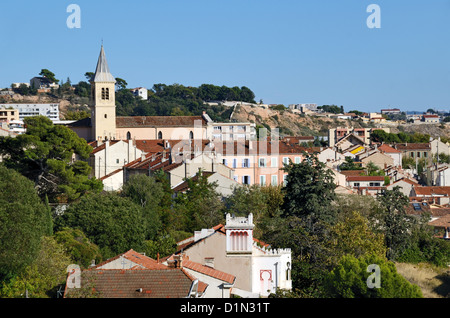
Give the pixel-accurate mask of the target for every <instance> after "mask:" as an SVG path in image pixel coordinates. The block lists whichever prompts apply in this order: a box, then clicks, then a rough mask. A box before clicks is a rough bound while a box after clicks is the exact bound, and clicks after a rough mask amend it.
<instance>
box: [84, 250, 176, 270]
mask: <svg viewBox="0 0 450 318" xmlns="http://www.w3.org/2000/svg"><path fill="white" fill-rule="evenodd" d="M120 257H124V258H126V259H127V260H129V261H132V262H133V263H136V264H138V265H140V266H141V267H142V268H145V269H167V266H166V265H163V264H161V263H158V262H157V261H156V260H154V259H153V258H150V257H148V256H145V255H143V254H141V253H138V252H136V251H134V250H132V249H131V250H129V251H127V252H125V253H122V254H119V255H116V256H114V257H112V258H110V259H107V260H106V261H104V262H102V263H100V264H98V265H96V266H94V267H91V268H92V269H99V268H101V267H103V266H104V265H105V264H108V263H111V262H112V261H115V260H117V259H119V258H120Z"/></svg>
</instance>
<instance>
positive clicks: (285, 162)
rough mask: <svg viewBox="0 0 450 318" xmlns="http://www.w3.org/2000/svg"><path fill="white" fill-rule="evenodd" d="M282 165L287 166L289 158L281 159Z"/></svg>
mask: <svg viewBox="0 0 450 318" xmlns="http://www.w3.org/2000/svg"><path fill="white" fill-rule="evenodd" d="M283 164H285V165H288V164H289V158H288V157H283Z"/></svg>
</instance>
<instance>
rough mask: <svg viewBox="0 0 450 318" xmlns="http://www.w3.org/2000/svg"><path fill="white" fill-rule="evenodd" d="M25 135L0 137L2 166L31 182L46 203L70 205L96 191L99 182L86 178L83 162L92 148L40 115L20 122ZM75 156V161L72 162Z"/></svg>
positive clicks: (88, 168)
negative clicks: (3, 157)
mask: <svg viewBox="0 0 450 318" xmlns="http://www.w3.org/2000/svg"><path fill="white" fill-rule="evenodd" d="M24 122H25V124H26V126H27V132H26V134H23V135H19V136H17V137H15V138H12V137H1V138H0V153H1V154H3V155H6V158H5V159H4V162H5V165H6V166H7V167H9V168H13V169H15V170H17V171H19V172H20V173H21V174H22V175H24V176H26V177H27V178H29V179H30V180H32V181H33V182H34V184H35V187H36V189H37V191H38V193H39V195H40V196H42V197H44V196H45V195H47V196H48V199H49V200H50V202H57V201H59V202H70V201H73V200H76V199H77V198H79V197H80V195H82V194H84V193H87V192H90V191H94V192H98V191H100V190H101V189H102V188H103V186H102V184H101V182H100V181H99V180H96V179H94V178H93V179H90V178H89V174H90V171H91V168H90V167H89V165H88V163H87V162H86V161H82V159H87V158H88V157H89V154H90V152H91V151H92V148H91V147H90V146H89V145H88V144H87V142H86V140H84V139H82V138H79V137H78V136H77V134H76V133H75V132H73V131H72V130H70V129H69V128H67V127H64V126H60V125H54V124H53V122H52V121H51V120H50V119H48V118H46V117H43V116H36V117H28V118H26V119H25V120H24ZM74 155H77V156H78V157H79V160H76V161H73V156H74Z"/></svg>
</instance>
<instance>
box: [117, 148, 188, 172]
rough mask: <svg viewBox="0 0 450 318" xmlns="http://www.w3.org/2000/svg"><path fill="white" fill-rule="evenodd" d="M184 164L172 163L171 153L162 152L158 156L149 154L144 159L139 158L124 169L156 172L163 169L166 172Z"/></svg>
mask: <svg viewBox="0 0 450 318" xmlns="http://www.w3.org/2000/svg"><path fill="white" fill-rule="evenodd" d="M182 164H183V163H182V162H171V160H170V153H169V152H162V153H157V154H147V155H145V157H144V158H142V157H141V158H138V159H136V160H134V161H131V162H129V163H127V164H126V165H125V166H124V169H128V170H146V171H156V170H160V169H162V170H163V171H164V172H167V171H170V170H172V169H174V168H177V167H179V166H181V165H182Z"/></svg>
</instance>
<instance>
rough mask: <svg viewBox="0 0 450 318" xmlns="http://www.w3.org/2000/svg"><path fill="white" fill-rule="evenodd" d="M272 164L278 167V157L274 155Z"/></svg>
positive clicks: (273, 166)
mask: <svg viewBox="0 0 450 318" xmlns="http://www.w3.org/2000/svg"><path fill="white" fill-rule="evenodd" d="M271 166H272V168H276V167H278V158H277V157H272V161H271Z"/></svg>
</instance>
